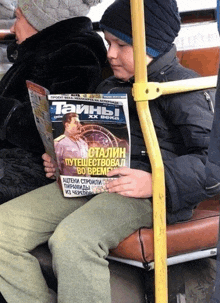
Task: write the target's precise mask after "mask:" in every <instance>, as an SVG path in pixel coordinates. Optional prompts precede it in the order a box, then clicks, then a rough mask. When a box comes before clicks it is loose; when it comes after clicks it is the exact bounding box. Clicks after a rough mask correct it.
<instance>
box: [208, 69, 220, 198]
mask: <svg viewBox="0 0 220 303" xmlns="http://www.w3.org/2000/svg"><path fill="white" fill-rule="evenodd" d="M219 77H220V73H219ZM219 123H220V82H219V79H218V86H217V92H216V103H215V115H214V121H213V126H212V131H211V136H210V144H209V149H208V157H207V162H206V184H205V188H206V192H207V194H208V196H215V195H216V194H219V193H220V127H219Z"/></svg>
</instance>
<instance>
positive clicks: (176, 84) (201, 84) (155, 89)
mask: <svg viewBox="0 0 220 303" xmlns="http://www.w3.org/2000/svg"><path fill="white" fill-rule="evenodd" d="M216 85H217V76H208V77H199V78H193V79H185V80H177V81H170V82H164V83H158V82H148V88H147V92H146V96H147V99H148V100H154V99H156V98H158V97H160V96H161V95H169V94H176V93H184V92H189V91H195V90H200V89H206V88H211V87H216ZM139 93H140V94H141V95H142V94H143V92H141V91H140V92H139ZM137 98H138V99H139V98H140V96H139V95H137Z"/></svg>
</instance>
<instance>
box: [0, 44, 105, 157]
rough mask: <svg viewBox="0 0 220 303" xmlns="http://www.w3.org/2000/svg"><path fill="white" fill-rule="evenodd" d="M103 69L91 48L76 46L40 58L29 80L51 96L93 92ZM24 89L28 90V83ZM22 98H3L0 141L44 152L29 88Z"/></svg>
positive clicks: (35, 62)
mask: <svg viewBox="0 0 220 303" xmlns="http://www.w3.org/2000/svg"><path fill="white" fill-rule="evenodd" d="M82 54H83V55H82ZM101 68H102V66H101V64H100V62H99V59H98V58H97V57H96V56H95V54H94V53H93V52H92V51H91V50H90V49H89V47H86V46H83V45H80V43H79V44H77V43H76V45H71V46H70V45H67V46H64V47H61V48H60V49H59V50H57V51H56V52H53V55H51V56H45V58H44V57H42V56H41V57H40V58H39V60H38V59H36V60H35V61H34V62H32V68H31V71H30V73H29V75H28V78H27V79H25V80H30V81H33V82H35V83H37V84H39V85H42V86H44V87H45V88H47V89H48V90H49V91H50V93H57V94H61V93H85V92H91V93H92V92H94V91H95V88H96V86H97V85H98V83H99V82H100V81H101ZM25 80H24V81H25ZM23 86H24V88H25V89H26V87H25V84H23ZM24 88H23V89H24ZM18 99H19V100H17V99H14V98H5V97H0V101H1V108H0V139H1V140H5V139H6V140H7V141H9V142H10V143H12V144H14V145H16V146H18V147H21V148H24V149H26V150H31V151H35V152H41V153H42V152H44V149H43V145H42V142H41V139H40V136H39V134H38V131H37V129H36V126H35V122H34V118H33V113H32V108H31V105H30V102H29V98H28V95H27V89H26V91H25V92H24V94H23V96H19V98H18Z"/></svg>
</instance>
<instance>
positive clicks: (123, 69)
mask: <svg viewBox="0 0 220 303" xmlns="http://www.w3.org/2000/svg"><path fill="white" fill-rule="evenodd" d="M104 34H105V39H106V41H107V43H108V45H109V48H108V53H107V58H108V61H109V63H110V65H111V68H112V70H113V73H114V75H115V77H116V78H118V79H121V80H123V81H128V80H129V79H130V78H131V77H132V76H134V57H133V47H132V46H131V45H129V44H127V43H126V42H124V41H122V40H120V39H118V38H117V37H115V36H113V35H112V34H110V33H109V32H107V31H105V32H104Z"/></svg>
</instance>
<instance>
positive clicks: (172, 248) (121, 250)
mask: <svg viewBox="0 0 220 303" xmlns="http://www.w3.org/2000/svg"><path fill="white" fill-rule="evenodd" d="M209 205H216V208H215V209H214V208H213V209H207V207H209ZM218 231H219V197H215V198H212V199H208V200H205V201H203V202H201V203H200V205H199V206H198V208H196V209H195V210H194V214H193V216H192V218H191V219H190V220H189V221H184V222H179V223H176V224H173V225H168V226H167V249H168V253H167V255H168V259H169V258H172V257H174V258H175V256H180V255H181V256H185V255H186V254H187V253H195V252H198V251H200V252H204V251H206V250H207V249H208V250H209V252H208V253H209V256H214V255H216V250H214V251H213V250H212V249H213V248H216V246H217V242H218ZM153 247H154V244H153V229H148V228H145V227H143V228H140V229H139V230H137V231H136V232H135V233H133V234H132V235H130V236H129V237H127V238H126V239H124V240H123V241H122V242H121V243H119V245H118V246H117V248H115V249H112V250H111V251H110V254H109V256H108V259H109V260H113V261H119V262H121V263H127V264H128V265H135V266H137V267H142V268H145V269H146V268H147V269H148V270H150V269H152V268H153V260H154V250H153ZM210 249H211V250H210ZM31 253H32V255H34V256H35V257H36V258H37V259H38V261H39V263H40V266H41V268H42V272H43V274H44V276H45V279H46V280H47V283H48V285H49V287H50V284H52V286H51V287H52V288H53V285H56V278H55V276H54V274H53V270H52V257H51V254H50V251H49V248H48V246H47V243H46V244H43V245H40V246H38V247H37V248H35V249H34V250H33V251H32V252H31ZM206 256H207V254H206ZM199 258H204V256H202V257H201V255H200V256H199V257H197V258H194V259H199ZM194 259H191V260H194ZM182 260H183V259H179V260H178V262H176V263H175V264H178V263H181V262H186V261H191V260H187V259H185V260H184V261H182ZM130 261H131V262H130ZM168 265H169V264H168Z"/></svg>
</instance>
